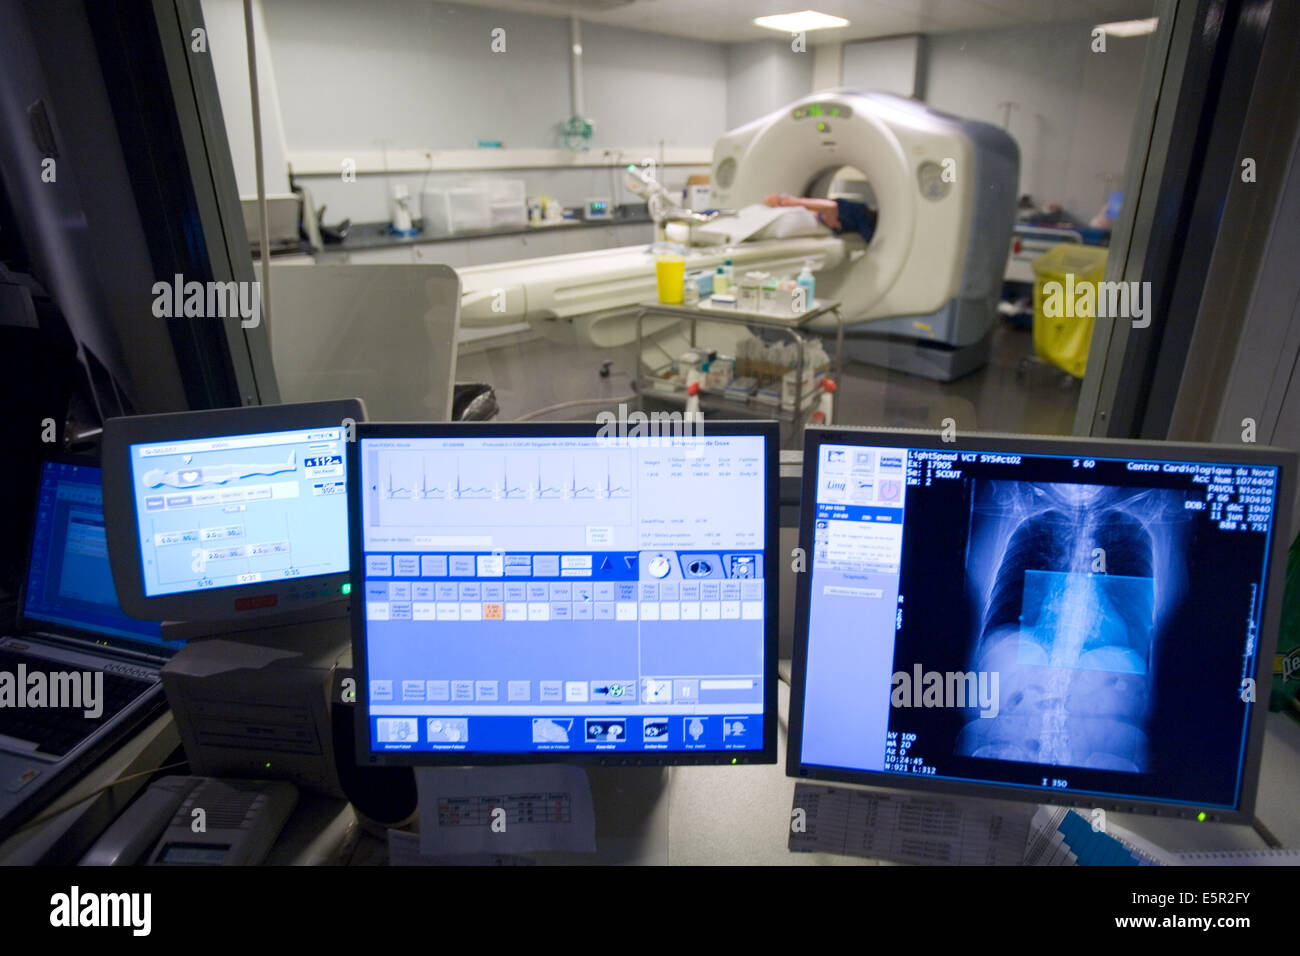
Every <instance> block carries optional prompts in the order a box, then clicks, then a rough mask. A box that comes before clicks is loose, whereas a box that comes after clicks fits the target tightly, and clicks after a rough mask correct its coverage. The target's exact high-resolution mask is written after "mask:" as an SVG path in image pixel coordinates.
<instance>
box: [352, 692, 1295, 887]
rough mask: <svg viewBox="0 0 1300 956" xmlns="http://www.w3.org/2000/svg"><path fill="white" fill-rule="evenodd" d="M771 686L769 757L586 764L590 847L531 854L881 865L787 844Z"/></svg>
mask: <svg viewBox="0 0 1300 956" xmlns="http://www.w3.org/2000/svg"><path fill="white" fill-rule="evenodd" d="M778 687H779V703H780V713H781V723H780V730H779V733H778V735H777V736H778V753H777V763H776V764H774V765H749V766H738V767H730V766H702V767H671V768H666V769H651V768H622V767H619V768H591V769H590V770H589V771H588V776H589V778H590V779H591V789H592V801H593V804H594V807H595V812H596V845H597V852H596V854H595V855H594V856H593V855H587V854H564V853H539V854H532V857H533V858H535V859H537V860H538V861H539V862H542V863H567V864H583V863H587V864H653V865H663V864H671V865H692V864H706V865H712V866H717V865H727V864H743V865H800V866H814V865H832V866H861V865H873V864H874V865H879V864H881V863H882V862H884V861H879V860H868V859H861V858H857V857H848V856H839V855H834V854H828V853H791V852H790V851H789V850H787V849H786V841H787V839H788V836H789V826H790V810H791V807H792V806H793V803H794V788H795V783H796V781H795V780H794V779H793V778H791V777H787V776H786V775H785V751H786V737H787V735H786V722H785V721H786V718H785V715H786V713H787V712H788V708H789V702H790V690H789V688H788V687H787V686H786V685H785V684H784V683H781V684H779V685H778ZM1267 741H1268V742H1267V743H1266V744H1265V751H1264V754H1265V756H1264V764H1263V770H1262V776H1261V780H1260V793H1261V797H1260V801H1259V807H1258V810H1257V815H1259V816H1260V817H1261V819H1262V821H1263V822H1264V824H1265V826H1267V827H1268V829H1269V830H1270V831H1271V832H1273V833H1274V834H1276V835H1277V836H1278V837H1279V839H1281V840H1282V842H1283V845H1285V846H1300V826H1298V825H1297V823H1296V821H1295V816H1296V814H1295V810H1294V807H1295V805H1296V803H1297V800H1298V798H1300V726H1297V725H1296V724H1295V723H1294V722H1292V721H1291V720H1290V719H1289V718H1288V717H1286V716H1284V715H1281V714H1270V715H1269V724H1268V735H1267ZM1019 806H1021V807H1025V806H1031V805H1028V804H1019ZM1110 819H1112V820H1113V821H1115V822H1116V823H1118V824H1119V825H1120V826H1122V827H1125V828H1127V829H1129V830H1131V831H1132V832H1134V833H1136V834H1138V835H1139V836H1141V837H1144V838H1146V839H1148V840H1150V841H1151V842H1153V843H1155V844H1156V845H1157V846H1160V847H1162V848H1164V849H1167V850H1172V851H1181V850H1202V851H1208V850H1262V849H1265V848H1266V847H1267V844H1266V843H1265V841H1264V839H1263V838H1262V837H1261V836H1260V835H1259V834H1258V833H1256V832H1255V831H1254V830H1253V829H1252V828H1251V827H1249V826H1245V825H1225V824H1203V823H1196V822H1194V821H1188V820H1170V819H1163V818H1154V817H1149V816H1143V815H1135V814H1127V813H1115V814H1111V815H1110ZM1283 834H1286V836H1284V835H1283ZM364 839H366V840H373V839H374V838H373V837H365V838H364Z"/></svg>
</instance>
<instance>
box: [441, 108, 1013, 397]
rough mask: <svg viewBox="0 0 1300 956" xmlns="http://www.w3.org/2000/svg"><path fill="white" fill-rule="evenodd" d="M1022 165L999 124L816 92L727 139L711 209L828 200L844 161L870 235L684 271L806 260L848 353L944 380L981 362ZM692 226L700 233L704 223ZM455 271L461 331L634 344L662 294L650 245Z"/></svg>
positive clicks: (700, 254) (774, 248) (790, 245)
mask: <svg viewBox="0 0 1300 956" xmlns="http://www.w3.org/2000/svg"><path fill="white" fill-rule="evenodd" d="M1019 165H1020V163H1019V151H1018V149H1017V147H1016V144H1015V141H1014V140H1012V138H1011V137H1010V136H1009V135H1008V134H1007V133H1006V132H1005V131H1003V130H1002V129H999V128H998V127H996V126H992V125H989V124H987V123H981V122H976V121H973V120H966V119H961V118H959V117H956V116H951V115H948V114H946V113H941V112H938V111H937V110H933V109H930V108H929V107H927V106H925V105H924V104H922V103H919V102H916V101H914V100H910V99H906V98H904V97H899V96H894V95H891V94H886V93H864V92H857V91H853V90H827V91H822V92H819V93H814V94H813V95H811V96H807V97H804V98H803V99H801V100H798V101H797V102H795V103H792V104H790V105H789V106H788V107H786V108H784V109H782V110H778V111H777V112H775V113H772V114H770V115H768V116H765V117H763V118H762V119H758V120H755V121H754V122H752V123H748V124H746V125H744V126H741V127H739V128H738V129H735V130H732V131H731V132H729V133H727V134H726V135H724V136H723V137H722V138H721V139H719V140H718V142H717V143H716V144H715V145H714V148H713V164H712V202H713V205H714V206H716V207H718V208H720V209H740V208H741V207H745V206H748V205H751V204H755V203H762V202H763V199H764V197H765V196H766V195H767V194H769V193H793V194H797V195H803V196H825V195H827V193H828V191H829V190H830V188H831V183H832V182H833V181H835V179H836V176H837V173H838V172H839V171H840V170H842V169H844V168H846V167H848V168H852V169H856V170H858V171H860V172H861V173H862V174H863V175H864V176H865V178H866V180H867V182H868V183H869V184H870V187H871V190H872V192H873V193H874V196H875V201H876V205H877V212H878V221H877V225H876V230H875V233H874V235H873V236H872V239H871V241H870V243H866V242H864V241H863V240H862V238H861V237H860V236H858V235H856V234H844V235H841V236H836V235H833V234H832V233H830V231H829V230H821V234H818V235H805V236H798V237H795V238H788V239H763V240H756V241H745V242H740V243H737V244H735V245H727V246H720V245H716V244H715V245H707V246H702V245H699V244H696V243H694V242H693V243H692V244H691V246H690V248H689V249H688V252H687V254H688V259H687V269H688V270H690V269H695V268H703V267H714V266H717V265H721V264H722V263H723V261H724V260H726V259H728V258H729V259H731V260H732V262H733V264H734V266H735V270H736V273H737V275H739V274H741V273H743V272H746V271H750V270H752V269H762V270H764V271H768V272H776V273H791V274H793V273H794V272H796V271H798V269H799V267H800V266H801V265H802V264H803V263H804V262H805V261H806V260H809V259H811V260H812V261H813V262H814V263H815V264H816V266H817V270H818V272H817V297H818V298H819V299H837V300H839V301H840V303H841V305H842V311H843V314H844V317H845V321H846V324H847V337H846V343H847V346H846V347H847V351H848V355H849V357H851V358H856V359H859V360H862V361H867V362H872V363H874V364H881V365H887V366H890V367H892V368H897V369H900V370H903V371H907V372H911V373H913V374H918V375H924V376H926V377H929V378H935V379H939V380H942V381H949V380H952V379H954V378H957V377H959V376H961V375H964V374H966V373H967V372H970V371H973V370H974V369H976V368H978V367H980V366H981V365H983V364H984V363H985V362H986V361H987V355H988V342H989V337H990V334H991V332H992V329H993V326H994V323H995V321H996V311H995V307H996V305H997V299H998V294H999V292H1000V289H1001V282H1002V274H1003V270H1004V267H1005V264H1006V255H1007V252H1006V251H1007V248H1008V245H1009V243H1010V240H1011V231H1012V226H1013V225H1014V222H1015V205H1016V187H1017V181H1018V177H1019ZM716 222H717V223H724V222H725V220H717V221H716ZM697 228H698V229H699V231H700V234H701V235H700V238H702V237H703V234H704V233H706V232H707V231H708V230H709V228H710V227H708V226H704V227H697ZM712 241H713V242H715V243H716V241H717V239H716V237H715V238H713V239H712ZM457 271H458V272H459V274H460V277H461V288H462V301H461V324H462V326H465V327H471V328H473V327H491V326H498V325H511V324H515V323H519V322H535V321H538V320H544V319H568V320H572V322H573V325H574V328H575V330H576V332H577V334H578V336H579V339H580V340H582V341H585V342H586V343H588V344H593V345H598V346H614V345H622V344H626V343H628V342H630V341H632V339H633V337H634V335H635V331H634V319H633V313H634V309H633V308H632V307H634V306H635V305H636V304H637V303H638V302H641V301H645V300H649V299H653V298H654V297H655V294H656V293H655V276H654V255H653V253H652V251H651V248H650V247H646V246H629V247H624V248H620V249H609V250H604V251H599V252H589V253H578V254H575V255H563V256H547V257H543V258H538V259H527V260H520V261H516V262H505V263H494V264H491V265H484V266H474V267H469V268H464V269H459V270H457ZM660 321H661V325H660V327H663V326H664V325H668V324H672V323H673V322H674V320H672V319H664V320H660ZM819 321H820V322H822V325H821V326H820V327H818V326H817V325H814V326H813V327H814V328H817V330H818V331H829V327H828V326H827V323H829V322H832V321H833V320H832V319H830V317H826V318H825V319H823V320H819ZM651 323H652V320H651V319H647V320H646V325H647V328H648V329H650V330H653V329H654V328H655V326H654V325H652V324H651Z"/></svg>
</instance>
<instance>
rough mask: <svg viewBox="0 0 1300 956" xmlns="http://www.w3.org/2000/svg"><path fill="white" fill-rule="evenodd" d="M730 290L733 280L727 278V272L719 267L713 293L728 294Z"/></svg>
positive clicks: (714, 277) (714, 280)
mask: <svg viewBox="0 0 1300 956" xmlns="http://www.w3.org/2000/svg"><path fill="white" fill-rule="evenodd" d="M730 288H731V280H730V279H729V278H728V277H727V271H726V270H725V269H724V268H723V267H722V266H718V270H717V272H716V273H715V274H714V276H713V291H714V292H715V293H717V292H726V291H727V290H728V289H730Z"/></svg>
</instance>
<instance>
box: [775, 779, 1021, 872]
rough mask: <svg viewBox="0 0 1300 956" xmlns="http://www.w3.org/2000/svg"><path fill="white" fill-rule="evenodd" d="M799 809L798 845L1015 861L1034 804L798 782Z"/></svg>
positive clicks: (914, 858)
mask: <svg viewBox="0 0 1300 956" xmlns="http://www.w3.org/2000/svg"><path fill="white" fill-rule="evenodd" d="M799 810H802V811H803V814H802V818H801V816H800V814H799V813H798V811H799ZM794 811H795V812H794V813H792V814H791V828H790V842H789V847H790V849H791V851H793V852H800V853H843V854H848V855H850V856H865V857H871V858H873V859H879V860H892V861H893V862H896V863H916V864H927V863H938V864H950V865H958V866H977V865H994V866H1014V865H1017V864H1019V863H1020V861H1021V859H1022V858H1023V856H1024V852H1025V839H1026V837H1027V836H1028V835H1029V821H1030V817H1031V816H1032V813H1033V808H1032V807H1026V808H1025V809H1023V810H1021V809H1019V808H1015V807H1004V806H1002V805H1001V804H997V803H992V802H989V803H985V802H982V801H981V802H976V801H963V800H956V799H949V798H944V797H916V796H911V795H908V794H903V793H883V792H877V791H871V790H850V789H847V788H844V787H822V786H814V785H812V784H806V783H800V784H796V785H795V788H794ZM800 825H802V827H803V832H800V831H799V827H800Z"/></svg>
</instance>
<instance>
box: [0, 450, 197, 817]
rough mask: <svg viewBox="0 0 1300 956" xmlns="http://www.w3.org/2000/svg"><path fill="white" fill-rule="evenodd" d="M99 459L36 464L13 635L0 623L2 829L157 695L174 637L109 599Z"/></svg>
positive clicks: (140, 715)
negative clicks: (23, 577)
mask: <svg viewBox="0 0 1300 956" xmlns="http://www.w3.org/2000/svg"><path fill="white" fill-rule="evenodd" d="M100 478H101V472H100V468H99V466H98V465H96V464H94V463H91V462H89V461H87V460H84V459H73V458H63V459H55V460H48V461H45V462H43V463H42V465H41V476H40V483H39V487H38V490H37V497H36V513H35V520H34V521H33V522H32V525H33V528H32V544H31V551H30V554H29V558H28V567H27V576H26V580H25V583H24V586H23V590H22V594H21V597H20V600H19V605H18V616H17V622H16V629H15V633H12V634H5V633H4V632H2V631H0V838H2V837H4V836H7V835H8V834H9V833H11V832H12V831H13V830H15V829H16V828H18V827H19V826H20V825H21V824H22V823H23V822H24V821H26V820H27V819H30V818H31V817H32V816H33V815H35V813H36V811H37V810H38V809H39V808H40V806H41V805H42V804H44V803H47V802H48V801H49V800H51V799H52V798H53V797H54V796H55V795H56V794H58V793H59V792H60V790H61V789H62V787H63V786H64V785H66V784H67V783H68V782H70V781H71V780H72V779H75V777H76V776H77V775H79V774H80V773H82V772H84V771H85V770H86V769H88V768H89V767H90V766H91V765H93V764H94V763H95V762H96V761H97V760H99V759H100V758H101V757H103V756H104V755H105V754H106V753H107V752H108V751H109V750H111V749H112V748H113V747H114V746H115V745H116V744H118V743H119V742H120V741H122V740H123V739H125V737H126V736H128V735H129V734H130V733H131V732H132V731H133V730H134V729H135V728H137V727H138V726H139V725H140V724H141V723H142V722H143V721H144V720H145V719H147V718H149V717H152V716H153V715H154V714H155V713H157V712H158V711H159V710H160V709H161V707H162V706H163V704H164V698H163V693H162V682H161V679H160V678H159V673H158V672H159V670H160V668H161V667H162V666H163V664H164V663H166V661H167V660H168V659H169V658H170V657H171V656H172V655H173V654H174V653H175V652H176V651H177V650H179V649H180V647H181V646H183V643H184V642H180V641H175V642H166V641H164V640H163V639H162V637H161V631H160V626H159V624H158V622H156V621H140V620H136V619H134V618H130V617H127V616H126V614H125V613H123V611H122V609H121V608H120V607H119V605H118V601H117V593H116V591H115V590H114V587H113V577H112V573H111V572H110V570H109V561H108V546H107V542H106V539H105V535H104V507H103V496H102V491H101V484H100Z"/></svg>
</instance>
